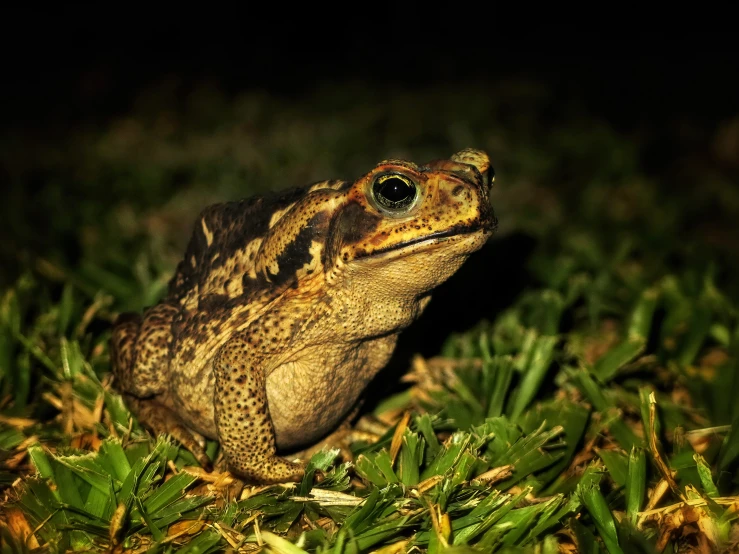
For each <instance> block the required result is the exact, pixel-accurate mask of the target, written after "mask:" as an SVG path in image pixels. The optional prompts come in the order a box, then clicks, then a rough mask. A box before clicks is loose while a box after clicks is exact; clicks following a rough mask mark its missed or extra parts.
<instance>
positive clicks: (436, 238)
mask: <svg viewBox="0 0 739 554" xmlns="http://www.w3.org/2000/svg"><path fill="white" fill-rule="evenodd" d="M496 225H497V220H495V219H493V220H492V222H490V223H489V224H484V225H462V224H460V225H455V226H454V227H450V228H449V229H445V230H444V231H438V232H436V233H431V234H428V235H423V236H420V237H416V238H413V239H410V240H406V241H403V242H399V243H397V244H392V245H389V246H385V247H382V248H378V249H377V250H371V251H368V252H367V251H365V252H362V253H358V255H357V258H370V257H374V256H380V255H382V254H387V253H389V252H395V251H398V250H403V249H405V248H408V247H411V246H413V245H416V244H420V243H431V244H435V243H438V242H440V241H441V240H442V239H448V238H452V237H458V236H462V235H471V234H475V233H479V232H481V231H484V232H485V233H486V234H488V235H490V234H491V233H492V232H493V231H494V230H495V227H496Z"/></svg>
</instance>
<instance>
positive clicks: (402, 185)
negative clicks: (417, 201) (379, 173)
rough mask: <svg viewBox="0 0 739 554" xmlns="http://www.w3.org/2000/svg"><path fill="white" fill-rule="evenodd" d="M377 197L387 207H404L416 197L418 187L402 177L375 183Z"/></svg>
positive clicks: (389, 178)
mask: <svg viewBox="0 0 739 554" xmlns="http://www.w3.org/2000/svg"><path fill="white" fill-rule="evenodd" d="M374 189H375V198H377V200H378V201H379V202H380V204H382V205H383V206H385V207H386V208H404V207H406V206H408V205H410V204H411V202H413V200H414V198H415V197H416V187H415V186H413V185H412V184H411V183H408V182H407V181H405V180H404V179H401V178H400V177H388V178H387V179H385V180H384V181H382V182H377V183H375V186H374Z"/></svg>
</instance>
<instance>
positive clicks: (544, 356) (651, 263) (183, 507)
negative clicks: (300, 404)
mask: <svg viewBox="0 0 739 554" xmlns="http://www.w3.org/2000/svg"><path fill="white" fill-rule="evenodd" d="M177 90H178V89H177V84H176V83H175V82H163V83H162V84H161V85H160V86H159V87H154V88H152V89H149V90H147V91H146V92H145V93H143V94H142V95H141V96H140V98H139V99H138V101H137V102H136V104H135V105H134V106H133V108H132V109H131V111H130V112H129V113H127V114H125V115H122V116H118V117H116V118H114V119H111V120H107V121H105V122H99V123H97V124H95V125H84V126H83V125H79V126H76V127H73V128H71V129H65V130H63V131H62V132H60V133H59V134H57V135H53V134H52V136H49V137H46V138H39V137H38V136H33V137H30V136H24V135H23V134H22V133H17V134H14V135H12V136H11V135H6V136H4V137H3V138H2V146H3V147H2V149H1V150H2V154H1V155H2V165H3V166H4V168H5V170H6V174H7V178H8V183H9V187H8V188H7V194H6V195H5V197H4V198H3V204H4V205H3V207H2V214H3V217H2V225H3V227H4V229H3V241H2V244H0V259H1V260H2V264H3V267H4V270H3V272H2V276H1V279H2V281H1V282H2V285H3V290H2V296H1V297H0V487H1V488H2V490H1V494H2V495H3V496H2V497H3V501H2V502H3V504H2V508H1V512H0V542H1V544H2V548H3V552H24V551H30V550H40V551H64V550H68V549H75V550H92V551H99V550H112V551H120V550H123V549H133V550H135V551H145V550H153V551H159V552H170V551H181V552H214V551H220V550H224V549H227V548H233V549H235V550H238V551H244V552H250V551H257V550H259V549H260V548H262V549H263V550H264V551H267V552H281V553H297V552H332V553H350V552H351V553H353V552H370V551H379V552H384V553H390V552H402V551H406V550H411V551H420V552H430V553H436V552H455V553H461V552H519V551H521V552H523V551H525V552H528V551H536V552H544V553H554V552H582V553H596V552H609V553H611V554H614V553H619V552H623V553H627V554H629V553H635V552H655V551H659V552H716V551H726V552H730V551H736V549H737V548H738V547H737V545H738V544H739V523H738V522H737V511H738V510H739V496H737V495H738V494H739V478H738V477H737V475H738V474H737V468H738V467H739V402H738V401H737V398H739V372H738V368H737V359H738V356H739V312H738V311H737V308H738V304H737V299H739V294H738V291H739V286H738V285H737V275H738V273H737V266H738V264H737V260H739V255H738V254H739V252H737V249H739V241H738V240H737V237H739V229H738V224H737V221H739V218H738V217H737V216H738V215H739V189H738V188H737V187H736V186H735V182H734V181H732V176H734V177H735V176H736V173H737V169H739V168H738V166H737V159H738V157H737V153H736V145H737V144H739V138H738V137H739V124H737V121H736V120H734V121H731V120H727V121H725V122H722V123H721V125H720V126H718V127H717V128H713V127H711V128H710V129H707V128H706V127H702V126H700V125H698V124H696V123H695V122H691V121H689V120H685V121H682V120H681V121H676V122H675V128H674V129H672V130H668V131H667V132H665V130H664V129H662V130H660V132H657V131H656V130H655V129H653V128H650V127H649V126H644V127H643V128H641V129H639V132H635V133H633V134H629V135H628V136H626V135H623V134H618V133H616V132H614V131H613V130H612V129H611V128H610V127H609V126H608V125H607V124H606V123H605V122H604V121H602V120H600V119H598V118H597V117H595V116H593V115H591V114H588V113H584V112H583V111H582V109H580V108H578V107H577V105H572V106H569V107H568V106H566V105H563V104H562V103H561V102H560V100H561V99H558V98H556V97H554V96H553V95H552V94H551V93H550V91H548V90H547V89H546V88H545V87H542V86H540V85H537V84H536V83H525V82H523V83H511V82H508V83H501V84H499V85H497V86H495V87H490V86H485V87H483V86H475V85H466V86H461V87H460V86H457V87H455V88H451V87H449V88H445V87H436V88H434V87H432V88H427V89H424V90H415V91H403V90H394V91H380V90H373V89H369V88H367V87H364V86H361V85H360V84H341V85H333V86H326V87H325V88H323V89H321V90H318V91H317V92H316V93H315V94H314V95H311V96H303V97H300V98H288V97H280V98H273V97H269V96H267V95H263V94H258V93H250V94H244V95H237V96H227V95H224V94H222V93H221V92H220V91H219V89H218V87H216V86H207V85H204V86H202V87H199V88H198V89H196V90H195V91H192V92H190V93H188V94H186V95H182V94H176V92H177ZM173 98H176V99H177V100H176V101H173V100H172V99H173ZM673 131H674V132H673ZM60 137H62V138H63V140H59V138H60ZM655 145H656V146H661V147H664V148H666V149H667V151H668V152H672V153H673V154H674V155H672V156H670V155H668V156H664V155H663V156H657V158H658V159H659V163H655V162H654V158H655V157H654V152H655ZM31 146H33V148H31ZM464 147H475V148H482V149H485V150H487V151H488V152H489V153H490V155H491V158H492V159H493V161H494V166H495V168H496V173H497V178H496V187H495V188H494V192H493V205H494V206H495V209H496V214H497V215H498V217H499V219H500V233H499V234H498V236H497V237H495V238H494V239H493V240H492V241H491V243H490V244H489V245H488V246H487V247H486V248H485V249H484V250H483V251H481V252H480V253H478V254H477V255H476V256H475V257H473V258H471V259H470V260H469V261H468V262H467V265H466V266H465V268H464V270H463V271H462V272H460V275H459V276H457V277H455V279H452V280H451V281H450V282H449V283H447V284H446V285H445V286H444V287H443V288H442V290H440V291H439V295H438V298H436V299H435V300H434V302H432V305H431V307H430V309H429V312H428V313H427V314H426V315H425V316H424V318H423V319H422V320H421V321H419V322H418V324H417V326H416V327H415V328H414V329H415V330H411V331H409V334H408V336H409V337H410V338H409V339H408V340H406V341H405V342H403V343H402V346H401V349H400V354H399V356H397V357H396V358H394V360H393V362H391V367H390V368H389V373H388V374H387V375H385V378H386V380H389V381H392V383H391V385H389V386H386V387H384V388H383V387H382V386H379V387H378V386H375V387H374V388H373V395H374V396H373V397H372V398H370V399H369V400H370V401H369V402H368V406H369V408H368V411H367V413H365V415H364V417H363V419H362V420H361V421H360V425H368V424H372V425H373V427H374V428H377V426H378V425H380V426H381V427H382V428H383V429H385V432H384V434H382V436H381V438H380V440H379V441H377V442H375V443H366V442H361V441H357V442H355V443H353V444H352V454H353V461H352V462H351V463H346V462H343V461H341V460H340V459H339V458H338V453H337V452H336V451H333V450H326V451H323V452H320V453H318V454H316V455H315V456H314V457H313V458H312V459H311V465H310V466H309V467H310V468H311V470H309V471H308V473H307V475H306V477H305V479H304V480H303V482H301V483H299V484H298V485H296V486H272V487H258V488H253V487H246V488H243V487H242V486H240V484H239V483H238V482H235V481H234V480H233V479H232V478H231V477H230V476H229V475H228V474H218V473H213V474H207V473H205V472H203V471H202V470H200V469H199V468H198V467H197V464H195V462H194V460H193V459H192V457H191V456H190V455H189V454H188V453H187V452H185V451H183V450H182V449H179V448H178V447H177V445H176V444H174V443H173V442H171V441H170V440H168V439H167V438H166V437H159V438H156V437H151V436H149V435H147V434H146V433H145V432H144V431H143V430H142V429H141V428H140V427H139V426H138V424H137V423H136V422H135V421H134V420H133V419H132V418H131V415H130V413H129V412H128V411H127V409H126V408H125V406H124V405H123V403H122V402H121V399H120V397H119V396H118V394H117V393H116V391H115V390H114V389H113V388H112V387H111V379H110V375H109V367H110V364H109V358H108V345H107V340H108V337H109V335H110V323H111V321H112V319H113V318H114V316H115V314H116V313H117V312H119V311H125V310H141V309H142V308H143V307H144V306H147V305H150V304H152V303H154V302H156V301H157V299H158V298H159V297H160V296H161V295H162V293H163V291H164V289H165V287H166V283H167V281H168V279H169V277H170V276H171V274H172V271H173V269H174V266H175V264H176V263H177V261H178V259H179V256H180V255H181V253H182V251H183V247H184V243H185V241H186V240H187V238H188V234H189V230H190V227H191V225H192V222H193V221H194V218H195V216H196V214H197V213H198V212H199V211H200V209H201V208H202V207H203V206H205V205H207V204H209V203H212V202H216V201H221V200H224V199H230V198H238V197H244V196H248V195H250V194H255V193H259V192H262V191H266V190H269V189H274V188H281V187H284V186H291V185H296V184H305V183H309V182H311V181H315V180H319V179H324V178H333V177H344V178H350V177H352V176H356V175H359V174H360V173H362V172H363V171H365V170H366V169H367V168H369V167H372V166H373V165H374V164H375V163H376V162H377V161H379V160H381V159H385V158H389V157H400V158H408V159H412V160H416V161H423V160H427V159H433V158H438V157H446V156H448V155H449V154H451V153H452V152H454V151H456V150H458V149H461V148H464ZM658 150H659V148H658ZM678 154H679V155H678ZM434 304H437V305H438V306H440V307H439V308H437V309H436V310H434ZM452 305H454V306H456V308H455V310H451V308H450V306H452ZM437 338H438V339H443V340H438V341H437V340H436V339H437ZM413 354H417V355H415V356H413ZM406 370H409V371H408V373H407V374H406V376H405V377H404V378H403V383H402V384H399V383H398V379H399V377H398V376H399V374H401V373H403V372H405V371H406ZM386 380H383V383H385V382H386ZM393 383H394V384H393ZM209 452H210V454H211V455H214V456H215V455H216V453H217V444H216V443H212V444H210V445H209ZM313 469H316V470H321V471H322V472H324V473H325V474H326V479H325V480H324V481H322V482H321V483H320V484H316V483H315V482H314V471H312V470H313ZM414 549H415V550H414ZM732 549H733V550H732Z"/></svg>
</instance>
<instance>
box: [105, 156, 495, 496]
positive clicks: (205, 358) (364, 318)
mask: <svg viewBox="0 0 739 554" xmlns="http://www.w3.org/2000/svg"><path fill="white" fill-rule="evenodd" d="M387 179H392V180H391V181H389V182H391V183H394V184H395V185H398V184H400V185H401V186H400V189H399V190H401V191H406V192H407V191H411V193H409V194H406V195H405V196H403V195H401V196H402V197H403V198H402V199H401V200H400V201H398V202H399V203H394V202H395V201H397V200H398V197H396V196H395V197H391V196H392V195H391V194H390V193H387V192H386V190H387V189H383V188H382V187H381V186H380V184H381V183H383V182H385V180H387ZM403 183H405V188H404V187H403ZM491 184H492V168H491V167H490V162H489V160H488V157H487V155H486V154H485V153H484V152H481V151H478V150H471V149H468V150H463V151H462V152H458V153H457V154H455V155H453V156H452V157H451V158H450V159H448V160H439V161H434V162H430V163H428V164H426V165H424V166H420V167H419V166H417V165H415V164H413V163H410V162H406V161H399V160H390V161H385V162H381V163H380V164H378V165H377V166H376V167H375V168H374V169H373V170H371V171H370V172H369V173H367V174H366V175H364V176H362V177H360V178H359V179H357V180H356V181H353V182H345V181H324V182H321V183H317V184H314V185H311V186H308V187H304V188H298V189H293V190H290V191H286V192H283V193H280V194H277V195H274V196H271V197H257V198H252V199H248V200H243V201H240V202H229V203H225V204H216V205H214V206H211V207H209V208H207V209H205V210H204V211H203V213H202V214H201V216H200V218H199V219H198V221H197V222H196V224H195V229H194V232H193V236H192V239H191V241H190V244H189V245H188V247H187V251H186V252H185V256H184V259H183V261H182V262H181V263H180V265H179V266H178V268H177V272H176V274H175V276H174V277H173V279H172V281H171V283H170V288H169V293H168V295H167V297H166V298H165V299H164V300H163V301H162V302H161V303H160V304H158V305H156V306H154V307H152V308H149V309H148V310H147V311H146V312H145V313H144V314H143V316H142V317H133V318H132V317H130V316H123V317H122V318H121V319H120V321H119V322H117V323H116V326H115V327H114V330H113V337H112V341H111V343H112V345H111V348H112V350H111V355H112V365H113V371H114V373H115V375H116V379H117V384H118V385H117V386H118V387H119V388H120V389H121V390H122V391H123V392H124V393H125V395H126V397H127V398H129V399H130V401H131V405H132V408H133V409H134V410H135V411H136V412H137V414H138V415H139V417H140V419H141V420H142V421H143V422H144V423H145V424H147V425H148V426H149V427H151V428H152V429H154V431H155V432H158V433H159V432H169V433H171V434H173V436H175V438H177V439H178V440H180V441H181V442H182V443H183V444H184V445H185V446H186V447H187V448H189V449H190V450H192V451H193V453H195V455H196V456H197V457H198V459H199V460H200V461H201V463H204V464H205V463H207V457H206V456H205V454H204V453H203V450H202V445H203V440H202V437H203V436H205V437H210V438H213V439H218V440H219V441H220V442H221V446H222V449H223V452H224V454H225V458H226V460H227V462H228V464H229V466H230V467H231V469H232V470H234V471H235V472H237V473H238V474H240V475H242V476H244V477H246V478H248V479H250V480H252V481H256V482H263V483H271V482H281V481H295V480H299V479H300V478H301V476H302V475H303V467H302V465H300V464H297V463H293V462H289V461H287V460H284V459H283V458H281V457H279V456H278V455H277V451H278V450H282V451H290V450H295V449H298V448H301V447H305V446H308V445H310V444H313V443H315V442H317V441H318V440H320V439H321V438H322V437H324V436H325V435H327V434H328V433H329V432H331V431H332V430H334V429H335V428H336V427H338V426H339V425H340V424H341V422H342V421H343V420H344V419H345V418H346V416H347V414H348V413H350V412H351V410H352V408H353V407H354V406H355V405H356V404H357V401H358V400H359V396H360V394H361V392H362V391H363V390H364V388H365V387H366V385H367V384H368V383H369V381H370V380H371V379H372V377H373V376H374V375H375V374H376V373H377V372H378V371H379V370H380V369H381V368H382V367H383V366H384V365H385V364H386V363H387V361H388V359H389V358H390V355H391V354H392V352H393V349H394V347H395V343H396V340H397V337H398V334H399V333H400V331H402V330H403V329H404V328H406V327H407V326H408V325H410V324H411V323H412V322H413V321H414V320H415V319H416V318H417V317H418V316H419V315H420V313H421V312H422V311H423V309H424V307H425V306H426V304H427V303H428V301H429V300H430V291H431V290H432V289H433V288H434V287H436V286H437V285H439V284H441V283H442V282H444V281H445V280H446V279H448V278H449V277H450V276H451V275H452V274H453V273H454V272H455V271H456V270H457V269H458V268H459V267H460V266H461V264H462V263H463V262H464V261H465V260H466V259H467V257H468V256H469V255H470V254H471V253H472V252H474V251H475V250H478V249H479V248H481V247H482V245H483V244H484V243H485V242H486V240H487V239H488V238H489V236H490V235H491V234H492V232H493V229H494V227H495V217H494V216H493V212H492V208H491V207H490V202H489V198H488V194H489V190H490V186H491ZM378 187H379V188H378ZM388 198H390V200H391V201H389V200H388ZM388 202H389V203H388Z"/></svg>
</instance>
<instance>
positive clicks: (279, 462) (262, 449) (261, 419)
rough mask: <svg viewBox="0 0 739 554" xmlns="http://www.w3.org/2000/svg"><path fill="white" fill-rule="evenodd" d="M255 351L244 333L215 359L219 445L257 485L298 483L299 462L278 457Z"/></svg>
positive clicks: (300, 474)
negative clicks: (258, 483)
mask: <svg viewBox="0 0 739 554" xmlns="http://www.w3.org/2000/svg"><path fill="white" fill-rule="evenodd" d="M254 354H255V347H254V346H253V345H252V344H250V343H249V339H248V336H247V332H242V333H239V334H237V335H235V336H233V337H232V338H231V339H230V340H229V341H228V342H227V343H226V344H225V345H223V347H221V349H220V350H219V351H218V354H217V355H216V357H215V360H214V371H215V377H216V390H215V419H216V426H217V427H218V436H219V438H220V441H221V447H222V448H223V452H224V454H225V456H226V461H227V462H228V464H229V466H230V467H231V468H232V469H233V470H234V471H235V472H236V473H238V474H240V475H242V476H244V477H246V478H248V479H251V480H254V481H258V482H260V483H279V482H284V481H299V480H300V479H301V478H302V477H303V475H304V468H303V466H302V465H300V464H296V463H293V462H289V461H287V460H284V459H283V458H280V457H279V456H277V455H276V452H277V448H276V446H275V430H274V426H273V425H272V419H271V418H270V415H269V407H268V405H267V390H266V386H265V378H266V376H265V372H264V367H263V365H262V364H261V363H260V362H259V361H258V360H256V356H255V355H254Z"/></svg>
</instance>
